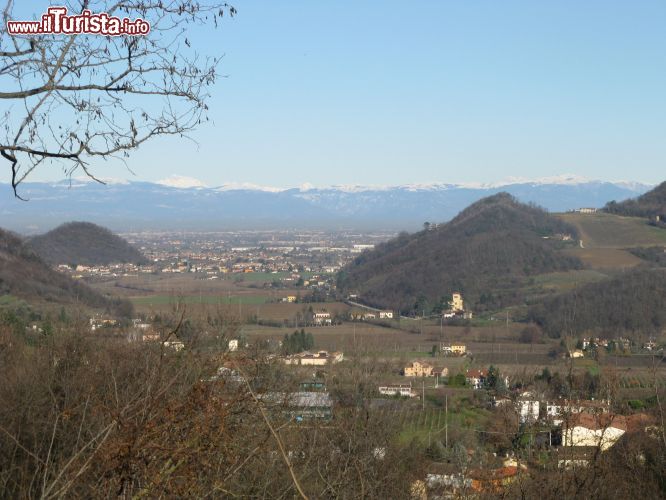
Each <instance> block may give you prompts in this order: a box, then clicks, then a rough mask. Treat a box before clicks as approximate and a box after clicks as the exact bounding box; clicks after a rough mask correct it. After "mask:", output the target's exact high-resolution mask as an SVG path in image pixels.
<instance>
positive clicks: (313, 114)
mask: <svg viewBox="0 0 666 500" xmlns="http://www.w3.org/2000/svg"><path fill="white" fill-rule="evenodd" d="M37 3H39V2H34V4H37ZM231 3H233V4H234V5H235V6H236V7H237V9H238V15H237V17H236V18H234V19H233V20H230V19H228V18H227V19H226V20H225V21H224V22H223V23H222V27H221V29H219V30H217V31H215V32H213V33H209V32H199V33H198V34H197V35H195V36H194V37H191V38H194V42H195V43H196V44H198V45H199V46H200V47H201V50H202V51H204V52H206V53H209V54H214V53H216V52H217V53H224V54H226V55H225V58H224V60H223V62H222V66H221V68H220V69H221V72H222V73H224V74H226V75H228V78H225V79H221V80H220V81H219V82H218V84H217V85H216V87H215V88H214V89H213V94H214V98H213V99H212V101H211V103H210V105H211V110H212V111H211V117H212V119H213V124H211V125H206V126H204V127H202V128H200V129H199V130H198V131H197V132H195V133H194V134H193V137H194V138H195V139H196V140H197V141H198V145H195V144H192V143H190V142H187V141H180V140H177V139H173V138H171V139H163V140H158V141H156V142H153V143H152V144H151V145H148V146H146V147H144V148H143V149H142V150H141V151H139V152H137V153H134V154H133V156H132V157H131V158H130V161H129V165H130V166H131V168H132V169H133V170H134V171H135V173H136V177H132V176H131V175H130V174H129V173H127V172H126V171H125V170H123V169H124V167H122V166H120V165H118V164H104V163H101V164H100V165H99V167H98V169H97V170H96V172H97V173H98V174H99V175H101V176H108V177H124V178H130V179H135V180H158V179H162V178H165V177H168V176H170V175H174V174H175V175H184V176H191V177H195V178H197V179H200V180H201V181H203V182H204V183H205V184H208V185H218V184H222V183H228V182H249V183H256V184H261V185H272V186H282V187H285V186H298V185H301V184H304V183H312V184H314V185H322V186H323V185H330V184H351V183H354V184H356V183H358V184H402V183H422V182H432V181H438V182H493V181H497V180H500V179H505V178H507V177H527V178H537V177H543V176H553V175H558V174H562V173H575V174H578V175H582V176H586V177H590V178H600V179H608V180H619V179H625V180H638V181H645V182H657V181H661V180H663V179H664V178H665V177H666V174H665V172H666V168H664V167H665V166H666V31H665V28H664V27H665V26H666V2H664V0H654V1H650V0H638V1H626V0H622V1H613V0H603V1H594V0H585V1H581V0H575V1H567V0H557V1H555V0H553V1H535V0H525V1H510V0H501V1H498V0H457V1H449V0H431V1H410V2H404V1H402V2H397V1H395V2H394V1H388V0H382V1H378V0H377V1H370V0H367V1H359V0H355V1H343V0H336V1H329V2H324V1H320V0H303V1H293V0H291V1H290V0H287V1H274V0H265V1H258V0H234V1H232V2H231ZM41 10H43V9H41V8H40V9H39V11H40V12H41ZM44 174H45V173H42V174H41V178H45V175H44ZM56 177H58V175H56ZM34 179H37V177H35V178H34Z"/></svg>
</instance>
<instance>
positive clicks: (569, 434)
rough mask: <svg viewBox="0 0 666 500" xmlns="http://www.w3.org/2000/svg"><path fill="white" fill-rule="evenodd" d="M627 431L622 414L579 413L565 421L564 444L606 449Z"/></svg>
mask: <svg viewBox="0 0 666 500" xmlns="http://www.w3.org/2000/svg"><path fill="white" fill-rule="evenodd" d="M626 431H627V421H626V418H625V417H623V416H621V415H608V414H601V415H592V414H589V413H578V414H576V415H574V416H572V417H570V418H568V419H567V420H565V421H564V429H563V431H562V445H563V446H565V447H566V446H595V447H599V448H600V449H601V451H606V450H607V449H609V448H610V447H611V446H613V445H614V444H615V443H616V442H617V441H618V440H619V439H620V438H621V437H622V435H623V434H624V433H625V432H626Z"/></svg>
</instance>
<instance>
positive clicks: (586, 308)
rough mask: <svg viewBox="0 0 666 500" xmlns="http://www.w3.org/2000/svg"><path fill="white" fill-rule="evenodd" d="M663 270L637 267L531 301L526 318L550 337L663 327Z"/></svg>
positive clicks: (665, 296)
mask: <svg viewBox="0 0 666 500" xmlns="http://www.w3.org/2000/svg"><path fill="white" fill-rule="evenodd" d="M665 301H666V270H661V269H652V270H646V269H639V270H634V271H628V272H625V273H623V274H621V275H619V276H617V277H616V278H613V279H611V280H605V281H602V282H598V283H590V284H587V285H584V286H582V287H579V288H577V289H575V290H573V291H571V292H568V293H565V294H561V295H558V296H556V297H553V298H551V299H547V300H545V301H544V302H543V303H540V304H537V305H534V306H532V307H531V308H530V310H529V312H528V318H529V319H530V320H531V321H533V322H534V323H536V324H538V325H539V326H540V327H541V328H542V329H543V330H544V331H545V332H546V333H547V334H548V335H549V336H550V337H555V338H556V337H560V336H562V337H564V336H571V337H579V336H581V335H582V334H584V333H585V334H591V335H592V336H606V337H607V336H609V335H612V336H616V335H626V336H631V335H632V334H634V333H636V332H641V333H643V334H650V333H654V332H659V331H661V330H662V329H663V328H664V327H666V309H664V307H663V305H664V302H665Z"/></svg>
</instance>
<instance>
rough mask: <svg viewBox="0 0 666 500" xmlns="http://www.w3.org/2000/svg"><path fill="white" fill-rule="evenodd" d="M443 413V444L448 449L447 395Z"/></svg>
mask: <svg viewBox="0 0 666 500" xmlns="http://www.w3.org/2000/svg"><path fill="white" fill-rule="evenodd" d="M444 401H445V403H444V404H445V406H444V408H445V412H444V442H445V443H446V448H447V449H448V448H449V395H448V394H447V395H446V396H445V399H444Z"/></svg>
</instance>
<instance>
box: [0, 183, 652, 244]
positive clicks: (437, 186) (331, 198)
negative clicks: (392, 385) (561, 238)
mask: <svg viewBox="0 0 666 500" xmlns="http://www.w3.org/2000/svg"><path fill="white" fill-rule="evenodd" d="M651 187H652V186H651V185H648V184H641V183H636V182H608V181H597V180H589V179H585V178H581V177H578V176H573V175H568V176H560V177H554V178H545V179H538V180H527V179H509V180H507V181H505V182H501V183H494V184H445V183H432V184H411V185H403V186H357V185H350V186H349V185H345V186H331V187H324V188H322V187H314V186H312V185H309V184H305V185H303V186H300V187H298V188H275V187H264V186H257V185H253V184H245V183H230V184H224V185H222V186H206V185H205V184H204V183H203V182H201V181H199V180H197V179H192V178H189V177H177V176H172V177H169V178H167V179H164V180H162V181H158V182H155V183H151V182H135V181H126V180H122V181H113V180H109V182H108V183H107V184H106V185H103V184H99V183H97V182H94V181H91V180H90V179H72V180H65V181H60V182H34V183H26V184H23V185H21V186H20V194H21V196H23V197H24V198H27V199H28V200H29V201H27V202H25V201H20V200H17V199H15V198H14V196H13V194H12V192H11V189H10V186H8V185H7V184H0V217H1V220H2V222H0V226H2V227H6V228H8V229H12V230H15V231H18V232H21V233H31V232H38V231H44V230H47V229H50V228H52V227H54V226H56V225H57V224H60V223H62V222H65V221H70V220H87V221H90V222H95V223H98V224H102V225H105V226H107V227H110V228H111V229H114V230H132V229H134V230H141V229H155V230H161V229H170V230H212V231H215V230H225V229H266V228H321V229H343V228H344V229H371V228H376V229H396V230H398V229H406V230H413V229H416V228H418V227H420V226H421V224H422V223H423V222H424V221H431V222H444V221H447V220H449V219H451V218H452V217H453V216H455V215H456V214H457V213H458V212H460V211H461V210H462V209H464V208H465V207H467V206H468V205H470V204H471V203H474V202H475V201H477V200H479V199H480V198H483V197H485V196H489V195H492V194H494V193H498V192H500V191H506V192H509V193H511V194H512V195H514V196H516V197H517V198H518V199H519V200H520V201H523V202H531V203H536V204H538V205H540V206H542V207H544V208H546V209H547V210H550V211H552V212H562V211H567V210H572V209H576V208H579V207H602V206H603V205H605V204H606V202H608V201H611V200H616V201H620V200H624V199H627V198H632V197H635V196H638V195H640V194H642V193H644V192H646V191H648V190H649V189H650V188H651Z"/></svg>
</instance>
